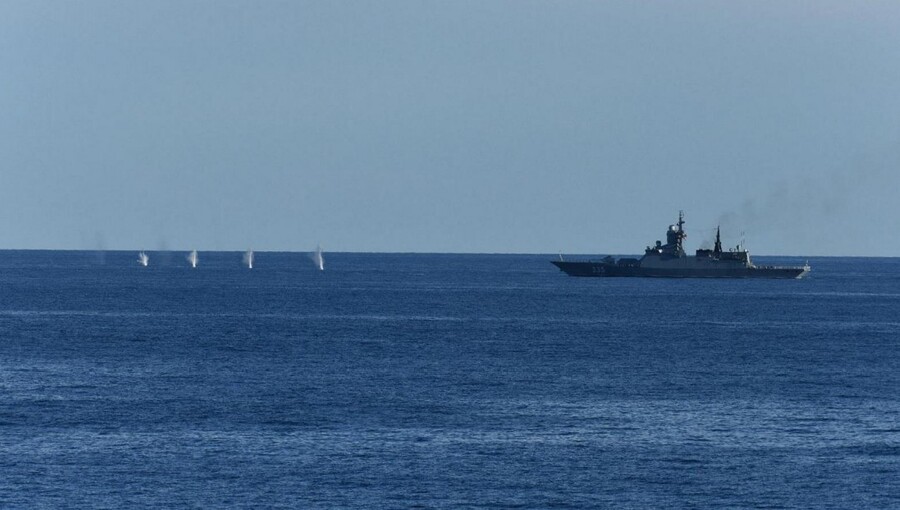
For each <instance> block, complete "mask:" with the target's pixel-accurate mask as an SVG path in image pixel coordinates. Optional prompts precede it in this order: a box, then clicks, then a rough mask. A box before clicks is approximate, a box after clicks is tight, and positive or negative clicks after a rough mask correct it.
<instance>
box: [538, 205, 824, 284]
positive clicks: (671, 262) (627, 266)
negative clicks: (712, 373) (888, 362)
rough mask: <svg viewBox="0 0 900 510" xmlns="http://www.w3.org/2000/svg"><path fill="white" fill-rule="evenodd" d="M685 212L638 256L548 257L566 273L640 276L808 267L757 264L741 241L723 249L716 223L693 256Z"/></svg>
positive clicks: (773, 273) (787, 274)
mask: <svg viewBox="0 0 900 510" xmlns="http://www.w3.org/2000/svg"><path fill="white" fill-rule="evenodd" d="M685 238H687V233H685V231H684V212H683V211H681V212H679V213H678V223H676V224H675V225H669V229H668V230H667V231H666V244H662V241H656V245H655V246H648V247H647V249H646V250H645V251H644V256H643V257H641V258H640V259H636V258H627V257H621V258H619V259H615V258H613V257H610V256H607V257H604V258H603V259H601V260H599V261H595V260H586V261H566V260H563V258H562V256H561V255H560V260H553V261H551V262H552V263H553V264H554V265H555V266H556V267H558V268H560V269H561V270H562V271H564V272H565V273H566V274H568V275H569V276H643V277H652V278H803V277H804V276H806V274H807V273H809V271H810V267H809V264H808V263H807V264H804V265H803V266H757V265H756V264H754V263H753V262H751V260H750V252H748V251H747V250H745V249H743V247H742V246H741V245H738V246H736V247H735V248H732V249H729V250H727V251H726V250H723V249H722V237H721V232H720V229H719V228H718V227H716V243H715V245H714V246H713V249H711V250H710V249H704V248H701V249H699V250H697V251H696V253H695V254H694V255H693V256H690V255H687V254H686V253H685V252H684V240H685Z"/></svg>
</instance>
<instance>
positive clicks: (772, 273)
mask: <svg viewBox="0 0 900 510" xmlns="http://www.w3.org/2000/svg"><path fill="white" fill-rule="evenodd" d="M551 262H552V263H553V265H555V266H556V267H558V268H560V269H561V270H562V271H564V272H565V273H566V274H568V275H569V276H594V277H644V278H784V279H793V278H803V277H804V276H805V275H806V274H807V273H808V272H809V268H808V267H775V266H752V267H723V268H688V267H672V268H663V267H640V266H618V265H616V264H610V263H607V262H590V261H585V262H568V261H558V260H553V261H551Z"/></svg>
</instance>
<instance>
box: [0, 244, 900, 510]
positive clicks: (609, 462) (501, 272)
mask: <svg viewBox="0 0 900 510" xmlns="http://www.w3.org/2000/svg"><path fill="white" fill-rule="evenodd" d="M150 255H151V257H152V260H153V264H151V265H150V266H148V267H142V266H140V265H139V264H137V262H136V261H135V257H134V252H105V253H96V252H52V251H46V252H24V251H3V252H0V507H4V508H5V507H42V506H43V507H70V506H92V507H109V508H128V507H136V506H140V507H157V508H171V507H185V506H190V507H244V508H260V507H284V508H339V507H357V508H410V507H416V508H505V507H517V508H546V507H556V508H577V507H604V506H605V507H616V508H646V507H657V508H662V507H669V508H671V507H676V508H677V507H697V508H707V507H757V508H802V507H805V508H860V507H875V508H891V507H893V508H897V507H900V483H898V480H900V259H848V258H813V259H810V260H809V262H810V265H811V266H812V267H813V272H812V274H811V275H810V276H809V277H808V278H807V279H804V280H656V279H601V278H571V277H567V276H565V275H564V274H563V273H561V272H559V271H558V270H557V269H556V268H555V267H553V266H552V265H551V264H550V263H549V260H550V259H551V258H552V257H551V256H538V255H389V254H341V253H333V254H330V255H329V263H328V267H327V268H326V270H325V271H319V270H318V269H317V268H316V267H315V266H314V265H313V264H312V263H311V262H310V260H309V259H308V257H307V256H306V254H303V253H296V254H291V253H263V252H258V253H257V254H256V261H255V265H254V269H253V270H252V271H248V270H247V269H246V266H245V265H243V263H242V253H240V252H234V253H214V252H204V259H203V264H202V265H200V266H198V267H197V269H195V270H191V269H190V267H189V265H188V264H187V263H186V262H185V261H184V257H183V256H182V254H180V253H169V254H167V253H156V252H155V253H152V254H150ZM760 262H765V263H790V264H802V263H803V262H805V259H797V258H793V259H791V258H786V259H765V258H762V259H760Z"/></svg>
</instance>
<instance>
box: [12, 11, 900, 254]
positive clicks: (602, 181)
mask: <svg viewBox="0 0 900 510" xmlns="http://www.w3.org/2000/svg"><path fill="white" fill-rule="evenodd" d="M898 27H900V2H897V1H893V0H892V1H884V2H849V1H845V0H842V1H828V0H814V1H804V2H785V1H782V0H779V1H773V2H762V1H753V2H731V1H724V0H723V1H715V2H713V1H709V2H705V1H699V2H668V1H658V2H652V1H650V2H644V1H640V2H638V1H623V2H614V1H597V0H589V1H564V0H563V1H550V0H546V1H541V2H528V1H521V0H515V1H488V0H477V1H459V0H452V1H439V2H438V1H419V0H417V1H398V0H391V1H377V2H376V1H373V2H365V1H347V2H342V1H332V0H327V1H326V0H322V1H317V2H301V1H286V2H276V1H241V2H230V1H223V0H213V1H208V2H207V1H203V2H201V1H174V2H165V1H157V0H154V1H121V0H111V1H104V2H100V1H72V2H64V1H52V2H43V1H35V0H27V1H13V0H3V1H2V2H0V248H79V249H95V248H109V249H158V248H169V249H173V250H175V249H179V250H180V249H184V250H189V249H193V248H196V249H199V250H212V249H245V248H247V247H253V248H255V249H257V250H299V251H308V250H310V249H312V248H313V247H314V246H315V245H316V243H321V244H322V245H323V247H324V248H325V249H326V250H330V251H437V252H445V251H449V252H539V253H548V252H550V253H556V252H558V251H562V252H563V253H637V252H640V251H641V250H642V249H643V247H644V246H646V245H647V244H650V243H651V242H652V241H653V240H655V239H658V238H660V237H662V235H663V232H664V229H665V228H666V226H667V225H668V224H669V223H672V222H673V221H675V219H676V218H677V214H678V210H679V209H684V210H685V212H686V214H687V221H688V225H687V227H688V233H689V238H688V242H687V246H688V247H689V248H690V249H693V248H696V247H697V246H698V245H699V244H700V243H701V242H702V241H703V240H704V238H705V237H709V236H710V235H711V234H710V233H711V229H712V228H714V227H715V225H716V224H717V223H718V222H721V223H722V224H723V227H725V228H726V229H727V230H726V231H725V232H724V234H725V240H726V241H727V242H728V243H729V244H732V243H736V242H737V241H738V240H739V238H740V232H741V231H745V232H746V239H747V244H748V247H749V248H750V250H751V251H752V252H753V253H756V254H792V255H891V256H896V255H898V254H900V28H898Z"/></svg>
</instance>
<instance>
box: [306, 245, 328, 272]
mask: <svg viewBox="0 0 900 510" xmlns="http://www.w3.org/2000/svg"><path fill="white" fill-rule="evenodd" d="M309 258H311V259H312V261H313V263H314V264H315V265H316V268H318V269H319V271H324V270H325V258H324V257H322V246H320V245H317V246H316V251H315V252H313V253H310V254H309Z"/></svg>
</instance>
